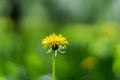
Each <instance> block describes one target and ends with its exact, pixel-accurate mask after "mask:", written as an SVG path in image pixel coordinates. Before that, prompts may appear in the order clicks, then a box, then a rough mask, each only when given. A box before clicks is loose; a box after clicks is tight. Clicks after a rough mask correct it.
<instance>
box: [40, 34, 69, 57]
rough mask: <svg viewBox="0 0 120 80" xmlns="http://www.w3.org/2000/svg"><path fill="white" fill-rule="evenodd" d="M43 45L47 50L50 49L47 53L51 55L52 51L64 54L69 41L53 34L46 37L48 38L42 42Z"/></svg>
mask: <svg viewBox="0 0 120 80" xmlns="http://www.w3.org/2000/svg"><path fill="white" fill-rule="evenodd" d="M42 44H43V46H44V47H45V48H49V49H48V52H47V53H50V52H51V51H59V52H60V53H64V52H63V51H62V50H63V49H65V48H66V45H67V44H68V41H67V40H66V38H65V37H63V36H62V35H61V34H59V35H56V34H54V33H53V34H50V35H49V36H46V38H44V39H43V40H42ZM55 55H57V54H55Z"/></svg>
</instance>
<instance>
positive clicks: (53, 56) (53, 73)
mask: <svg viewBox="0 0 120 80" xmlns="http://www.w3.org/2000/svg"><path fill="white" fill-rule="evenodd" d="M55 54H57V51H55V53H54V54H53V55H52V80H55Z"/></svg>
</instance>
